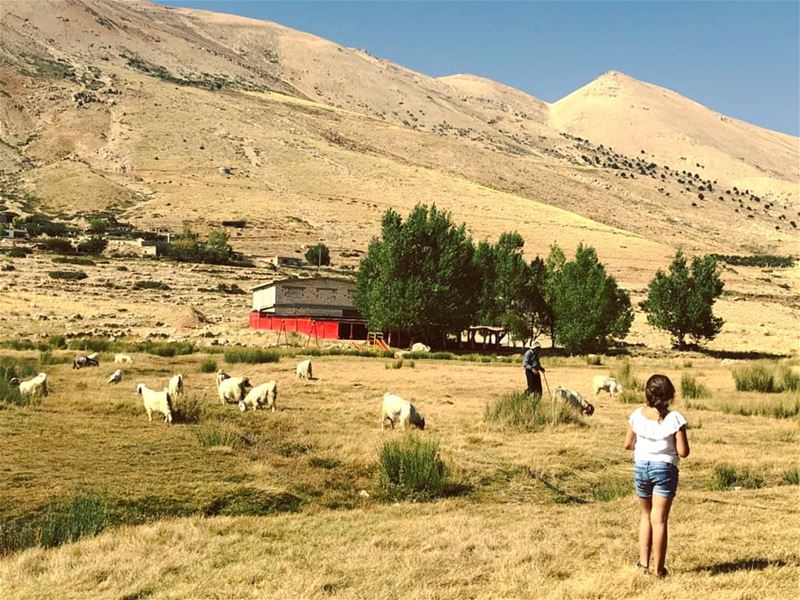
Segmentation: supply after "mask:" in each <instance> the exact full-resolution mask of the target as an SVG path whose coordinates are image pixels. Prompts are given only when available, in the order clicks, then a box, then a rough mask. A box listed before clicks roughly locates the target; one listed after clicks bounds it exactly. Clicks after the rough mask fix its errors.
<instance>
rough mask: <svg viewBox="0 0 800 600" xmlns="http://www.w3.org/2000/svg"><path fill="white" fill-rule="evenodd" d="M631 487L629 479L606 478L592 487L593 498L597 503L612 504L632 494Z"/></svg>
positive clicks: (618, 477) (602, 478)
mask: <svg viewBox="0 0 800 600" xmlns="http://www.w3.org/2000/svg"><path fill="white" fill-rule="evenodd" d="M631 485H632V484H631V480H630V479H629V478H627V477H620V476H616V475H615V476H604V477H601V478H600V480H599V481H598V482H597V484H596V485H594V486H593V487H592V497H594V499H595V500H596V501H597V502H611V501H612V500H616V499H617V498H624V497H625V496H627V495H628V494H630V492H631Z"/></svg>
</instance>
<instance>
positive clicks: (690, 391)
mask: <svg viewBox="0 0 800 600" xmlns="http://www.w3.org/2000/svg"><path fill="white" fill-rule="evenodd" d="M681 396H683V397H684V398H708V397H709V396H710V393H709V391H708V388H707V387H706V386H704V385H703V384H702V383H700V382H699V381H697V379H696V378H695V377H694V375H690V374H689V373H684V374H683V375H682V376H681Z"/></svg>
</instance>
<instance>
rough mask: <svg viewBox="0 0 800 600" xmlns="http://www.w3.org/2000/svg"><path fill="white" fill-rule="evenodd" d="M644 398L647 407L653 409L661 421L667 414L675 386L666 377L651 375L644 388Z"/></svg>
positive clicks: (673, 396)
mask: <svg viewBox="0 0 800 600" xmlns="http://www.w3.org/2000/svg"><path fill="white" fill-rule="evenodd" d="M644 396H645V398H646V399H647V406H651V407H653V408H655V409H656V410H657V411H658V415H659V417H661V418H662V419H663V418H664V417H666V416H667V413H668V412H669V403H670V402H672V400H673V398H675V386H674V385H672V382H671V381H670V380H669V377H667V376H666V375H652V376H651V377H650V379H648V380H647V383H646V384H645V386H644Z"/></svg>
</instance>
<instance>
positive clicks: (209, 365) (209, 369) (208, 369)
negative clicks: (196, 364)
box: [200, 358, 217, 373]
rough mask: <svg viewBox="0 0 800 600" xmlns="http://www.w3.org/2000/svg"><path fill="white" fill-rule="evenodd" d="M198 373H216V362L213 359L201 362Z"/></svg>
mask: <svg viewBox="0 0 800 600" xmlns="http://www.w3.org/2000/svg"><path fill="white" fill-rule="evenodd" d="M200 372H201V373H216V372H217V361H215V360H214V359H213V358H207V359H205V360H204V361H203V362H201V363H200Z"/></svg>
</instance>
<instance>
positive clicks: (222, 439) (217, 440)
mask: <svg viewBox="0 0 800 600" xmlns="http://www.w3.org/2000/svg"><path fill="white" fill-rule="evenodd" d="M195 435H196V436H197V441H198V442H200V445H201V446H202V447H203V448H214V447H218V446H224V447H226V448H238V447H239V446H241V444H242V443H243V441H244V440H243V439H242V437H241V436H240V435H239V434H238V433H237V432H236V431H234V430H233V429H230V428H225V429H221V428H219V427H207V428H205V429H200V430H198V431H196V432H195Z"/></svg>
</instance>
